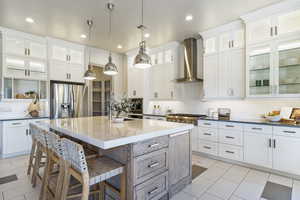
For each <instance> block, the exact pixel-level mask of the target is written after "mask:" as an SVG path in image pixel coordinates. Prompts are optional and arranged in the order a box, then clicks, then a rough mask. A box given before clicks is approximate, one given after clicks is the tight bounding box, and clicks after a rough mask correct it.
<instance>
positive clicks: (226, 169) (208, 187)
mask: <svg viewBox="0 0 300 200" xmlns="http://www.w3.org/2000/svg"><path fill="white" fill-rule="evenodd" d="M224 163H226V162H224ZM215 165H216V163H215ZM233 166H234V165H232V164H231V166H230V167H229V168H228V169H226V170H225V172H224V173H223V175H221V176H220V177H219V178H218V179H217V180H215V181H214V182H213V184H211V186H209V187H208V188H206V190H205V191H204V192H203V194H202V195H201V196H200V198H201V197H203V196H204V194H205V193H208V194H211V193H209V192H207V191H208V190H209V189H210V188H211V187H212V186H213V185H215V184H216V183H217V182H218V181H219V180H220V179H221V178H222V177H224V175H225V174H226V173H227V172H228V171H229V170H230V169H231V168H232V167H233ZM219 168H222V167H219ZM214 196H216V195H214ZM218 198H219V199H220V197H218ZM221 199H222V198H221ZM222 200H224V199H222Z"/></svg>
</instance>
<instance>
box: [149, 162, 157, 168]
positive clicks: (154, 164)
mask: <svg viewBox="0 0 300 200" xmlns="http://www.w3.org/2000/svg"><path fill="white" fill-rule="evenodd" d="M158 165H159V162H155V163H152V164H150V165H148V167H149V168H153V167H156V166H158Z"/></svg>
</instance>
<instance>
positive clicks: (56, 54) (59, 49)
mask: <svg viewBox="0 0 300 200" xmlns="http://www.w3.org/2000/svg"><path fill="white" fill-rule="evenodd" d="M67 53H68V49H67V48H66V47H64V46H59V45H56V44H54V45H52V46H51V48H50V60H57V61H61V62H67V59H68V58H67V55H68V54H67Z"/></svg>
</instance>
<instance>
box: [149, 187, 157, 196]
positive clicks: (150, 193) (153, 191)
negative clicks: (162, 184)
mask: <svg viewBox="0 0 300 200" xmlns="http://www.w3.org/2000/svg"><path fill="white" fill-rule="evenodd" d="M157 191H158V187H155V188H154V189H153V190H151V191H149V192H148V194H149V195H152V194H154V193H156V192H157Z"/></svg>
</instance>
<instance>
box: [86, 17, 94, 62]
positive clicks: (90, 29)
mask: <svg viewBox="0 0 300 200" xmlns="http://www.w3.org/2000/svg"><path fill="white" fill-rule="evenodd" d="M87 24H88V26H89V42H91V38H92V26H93V20H91V19H90V20H88V21H87ZM90 63H91V47H89V63H88V68H90Z"/></svg>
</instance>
